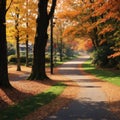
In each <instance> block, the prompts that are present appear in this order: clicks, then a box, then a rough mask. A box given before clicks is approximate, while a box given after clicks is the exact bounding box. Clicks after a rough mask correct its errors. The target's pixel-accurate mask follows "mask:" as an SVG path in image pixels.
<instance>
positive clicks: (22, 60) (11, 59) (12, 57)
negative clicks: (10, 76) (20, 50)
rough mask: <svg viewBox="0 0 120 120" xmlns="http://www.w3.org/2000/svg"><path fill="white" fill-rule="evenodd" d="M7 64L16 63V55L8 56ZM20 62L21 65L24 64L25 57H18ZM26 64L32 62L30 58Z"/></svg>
mask: <svg viewBox="0 0 120 120" xmlns="http://www.w3.org/2000/svg"><path fill="white" fill-rule="evenodd" d="M8 62H9V63H17V56H16V55H10V56H9V57H8ZM20 62H21V63H25V62H26V57H25V56H21V57H20ZM28 62H32V58H31V57H30V58H28Z"/></svg>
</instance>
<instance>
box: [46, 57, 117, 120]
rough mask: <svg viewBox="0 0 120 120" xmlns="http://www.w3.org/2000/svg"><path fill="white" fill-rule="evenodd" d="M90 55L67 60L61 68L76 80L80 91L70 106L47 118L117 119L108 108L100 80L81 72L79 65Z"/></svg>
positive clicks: (61, 72)
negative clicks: (92, 78)
mask: <svg viewBox="0 0 120 120" xmlns="http://www.w3.org/2000/svg"><path fill="white" fill-rule="evenodd" d="M88 58H89V56H82V58H79V59H77V60H73V61H70V62H66V63H65V64H64V65H62V66H61V67H60V68H59V73H60V74H62V75H64V76H65V77H66V78H68V79H71V80H73V81H76V82H77V83H78V85H79V86H80V92H79V94H78V96H77V98H75V100H73V101H72V102H71V103H70V104H69V105H68V106H66V107H64V108H63V109H61V110H60V111H59V112H58V113H56V114H55V115H52V116H49V117H48V118H47V119H46V120H117V119H115V118H114V116H113V115H112V113H111V112H109V110H108V106H107V103H106V102H107V99H106V95H105V93H104V92H103V91H102V89H101V86H100V85H99V84H97V82H98V81H94V80H91V77H89V75H83V74H82V73H81V72H80V69H79V65H80V64H82V63H83V62H84V61H85V60H87V59H88Z"/></svg>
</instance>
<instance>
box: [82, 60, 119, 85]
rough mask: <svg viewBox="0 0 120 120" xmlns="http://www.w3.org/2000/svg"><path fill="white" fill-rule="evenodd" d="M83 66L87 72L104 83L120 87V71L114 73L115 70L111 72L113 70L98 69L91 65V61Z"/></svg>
mask: <svg viewBox="0 0 120 120" xmlns="http://www.w3.org/2000/svg"><path fill="white" fill-rule="evenodd" d="M82 66H83V69H84V70H85V71H86V72H88V73H91V74H93V75H95V76H96V77H98V78H100V79H102V80H104V81H108V82H110V83H112V84H115V85H118V86H120V71H119V72H114V70H112V71H111V69H110V70H108V69H107V70H106V69H100V68H99V69H98V68H97V69H96V68H95V67H94V66H93V65H92V64H91V60H88V61H86V62H85V63H84V64H83V65H82Z"/></svg>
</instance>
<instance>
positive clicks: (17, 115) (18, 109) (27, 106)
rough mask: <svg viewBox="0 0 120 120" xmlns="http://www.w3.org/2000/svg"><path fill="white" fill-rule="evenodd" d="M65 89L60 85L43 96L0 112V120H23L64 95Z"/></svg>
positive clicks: (36, 96)
mask: <svg viewBox="0 0 120 120" xmlns="http://www.w3.org/2000/svg"><path fill="white" fill-rule="evenodd" d="M64 88H65V85H64V84H62V83H58V84H56V85H54V86H52V87H51V88H50V89H49V90H47V91H45V92H43V93H41V94H38V95H35V96H32V97H30V98H29V99H25V100H24V101H23V102H21V103H18V104H17V105H14V106H10V107H8V108H7V109H5V110H3V111H1V112H0V120H16V119H22V118H23V117H24V116H26V115H28V114H29V113H31V112H33V111H34V110H36V109H37V108H39V107H41V106H43V105H46V104H48V103H49V102H51V101H52V100H53V99H55V98H56V97H57V96H58V95H60V94H61V93H62V91H63V90H64Z"/></svg>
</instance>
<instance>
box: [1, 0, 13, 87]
mask: <svg viewBox="0 0 120 120" xmlns="http://www.w3.org/2000/svg"><path fill="white" fill-rule="evenodd" d="M5 16H6V0H1V1H0V87H11V85H10V83H9V79H8V68H7V65H8V64H7V42H6V25H5V23H6V18H5Z"/></svg>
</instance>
